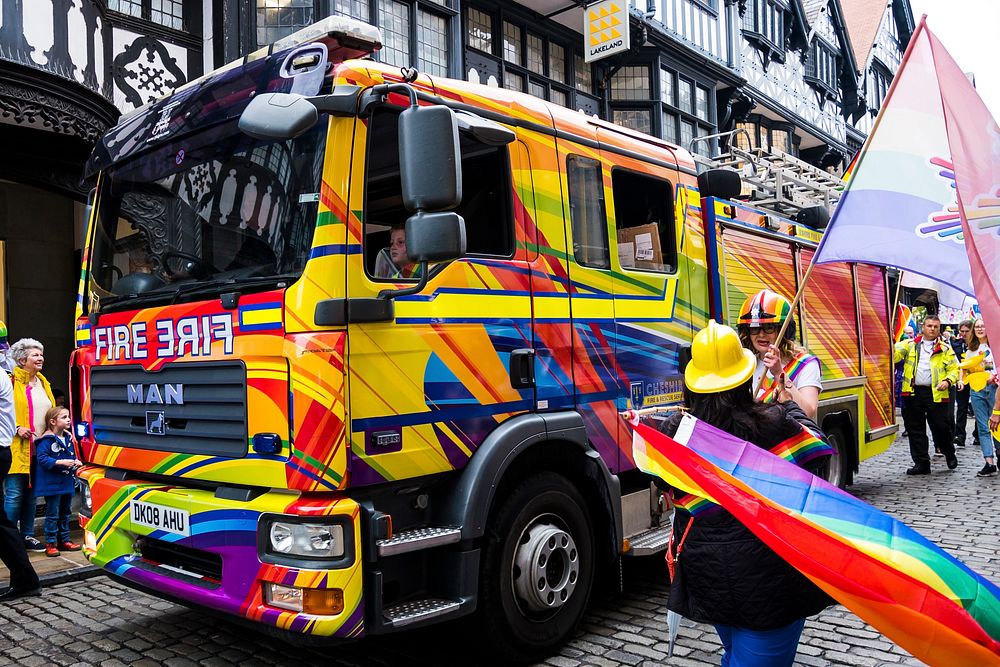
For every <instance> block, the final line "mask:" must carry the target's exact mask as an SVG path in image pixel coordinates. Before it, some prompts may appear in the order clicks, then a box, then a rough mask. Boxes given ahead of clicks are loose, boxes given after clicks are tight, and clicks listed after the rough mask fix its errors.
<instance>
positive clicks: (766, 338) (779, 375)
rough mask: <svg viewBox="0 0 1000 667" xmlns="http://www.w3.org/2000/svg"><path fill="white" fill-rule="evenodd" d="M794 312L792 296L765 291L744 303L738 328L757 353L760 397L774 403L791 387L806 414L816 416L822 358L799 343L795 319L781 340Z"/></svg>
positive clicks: (755, 381) (755, 378)
mask: <svg viewBox="0 0 1000 667" xmlns="http://www.w3.org/2000/svg"><path fill="white" fill-rule="evenodd" d="M791 314H792V304H791V303H789V301H788V299H786V298H785V297H783V296H781V295H780V294H778V293H777V292H772V291H771V290H768V289H765V290H761V291H759V292H757V293H756V294H754V295H753V296H751V297H750V298H748V299H747V300H746V301H744V302H743V306H742V307H740V314H739V321H738V322H737V328H738V330H739V333H740V340H741V341H742V342H743V346H744V347H746V348H747V349H748V350H750V351H752V352H754V353H755V354H756V355H757V367H756V369H755V370H754V376H753V386H754V387H760V389H759V390H758V392H757V400H759V401H762V402H764V403H771V402H773V401H774V400H775V399H776V397H777V395H778V392H779V390H787V391H788V392H789V393H790V394H791V397H792V400H793V401H795V402H796V403H798V404H799V407H801V408H802V409H803V410H804V411H805V413H806V415H808V416H809V418H810V419H815V418H816V410H817V409H818V407H819V390H820V389H821V388H822V386H823V385H822V381H821V380H822V371H821V369H820V363H819V359H818V358H817V357H816V356H814V355H812V354H809V351H808V350H806V349H805V348H804V347H802V346H801V345H799V344H798V343H796V342H795V320H794V318H793V319H792V321H791V322H789V323H788V328H787V329H786V330H785V335H784V336H783V337H782V339H781V340H780V341H779V340H778V331H779V330H780V329H781V325H782V324H784V322H785V320H786V319H788V318H789V317H791Z"/></svg>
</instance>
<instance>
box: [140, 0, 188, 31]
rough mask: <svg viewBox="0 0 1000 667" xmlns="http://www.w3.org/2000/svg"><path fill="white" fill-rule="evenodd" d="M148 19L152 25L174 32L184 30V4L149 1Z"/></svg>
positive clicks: (174, 0)
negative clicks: (155, 24) (158, 25)
mask: <svg viewBox="0 0 1000 667" xmlns="http://www.w3.org/2000/svg"><path fill="white" fill-rule="evenodd" d="M149 9H150V15H149V18H150V20H151V21H152V22H153V23H159V24H160V25H163V26H166V27H168V28H173V29H174V30H183V29H184V2H183V0H151V1H150V7H149Z"/></svg>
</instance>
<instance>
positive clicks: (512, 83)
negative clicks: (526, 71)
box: [503, 70, 524, 93]
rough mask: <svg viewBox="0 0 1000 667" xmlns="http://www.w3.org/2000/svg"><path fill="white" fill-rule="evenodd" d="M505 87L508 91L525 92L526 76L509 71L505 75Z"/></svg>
mask: <svg viewBox="0 0 1000 667" xmlns="http://www.w3.org/2000/svg"><path fill="white" fill-rule="evenodd" d="M503 87H504V88H506V89H507V90H517V91H519V92H522V93H523V92H524V76H523V75H521V74H518V73H517V72H511V71H510V70H507V71H506V72H504V74H503Z"/></svg>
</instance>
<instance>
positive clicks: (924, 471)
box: [906, 465, 931, 475]
mask: <svg viewBox="0 0 1000 667" xmlns="http://www.w3.org/2000/svg"><path fill="white" fill-rule="evenodd" d="M906 474H907V475H929V474H931V467H930V466H929V465H926V466H913V467H912V468H907V469H906Z"/></svg>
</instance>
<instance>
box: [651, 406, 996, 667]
mask: <svg viewBox="0 0 1000 667" xmlns="http://www.w3.org/2000/svg"><path fill="white" fill-rule="evenodd" d="M633 428H634V430H633V443H632V450H633V456H634V458H635V461H636V464H637V465H638V466H639V467H640V468H641V469H642V470H644V471H645V472H647V473H650V474H652V475H656V476H657V477H660V478H662V479H663V480H665V481H666V482H667V483H669V484H671V485H672V486H674V487H676V488H679V489H681V490H683V491H685V492H687V493H691V494H696V495H699V496H701V497H703V498H707V499H709V500H711V501H712V502H715V503H717V504H719V505H721V506H722V507H723V508H725V509H726V510H728V511H729V512H731V513H732V514H733V515H734V516H735V517H736V518H737V519H739V520H740V521H742V522H743V523H744V524H745V525H746V526H747V527H749V528H750V529H751V530H752V531H753V532H754V534H755V535H757V537H759V538H760V539H761V540H762V541H764V542H765V543H766V544H767V545H768V546H770V547H771V548H772V549H774V551H775V552H776V553H778V554H779V555H780V556H781V557H782V558H784V559H785V560H786V561H788V562H789V563H790V564H791V565H792V566H793V567H795V568H796V569H798V570H799V571H800V572H802V573H803V574H804V575H805V576H807V577H809V579H810V580H812V581H813V582H814V583H815V584H816V585H817V586H819V587H820V588H822V589H823V590H825V591H826V592H827V593H828V594H829V595H830V596H831V597H833V598H834V599H836V600H837V601H838V602H840V603H841V604H843V605H844V606H845V607H847V608H848V609H850V610H851V611H852V612H854V613H855V614H857V615H858V616H859V617H860V618H862V619H863V620H865V621H867V622H868V623H869V624H870V625H872V626H873V627H874V628H876V629H877V630H879V631H880V632H882V633H883V634H884V635H885V636H886V637H888V638H890V639H891V640H893V641H894V642H896V643H897V644H898V645H899V646H901V647H902V648H904V649H905V650H907V651H909V652H910V653H911V654H913V655H914V656H915V657H916V658H918V659H920V660H923V661H924V662H926V663H928V664H930V665H942V666H944V665H947V666H948V667H965V666H968V667H984V666H987V665H1000V589H998V588H997V586H995V585H994V584H992V583H991V582H990V581H988V580H987V579H985V578H983V577H982V576H980V575H979V574H977V573H975V572H973V571H972V570H971V569H969V568H968V567H967V566H965V565H964V564H963V563H961V562H960V561H959V560H958V559H956V558H954V557H953V556H951V555H949V554H948V553H946V552H945V551H943V550H942V549H941V548H940V547H938V546H937V545H935V544H934V543H933V542H931V541H930V540H928V539H927V538H925V537H923V536H922V535H920V534H919V533H917V532H916V531H914V530H913V529H911V528H909V527H908V526H906V525H905V524H903V523H902V522H900V521H897V520H896V519H893V518H892V517H890V516H888V515H887V514H885V513H883V512H881V511H879V510H878V509H876V508H874V507H872V506H871V505H869V504H868V503H865V502H864V501H861V500H859V499H857V498H855V497H853V496H851V495H850V494H848V493H845V492H844V491H841V490H840V489H838V488H836V487H834V486H831V485H830V484H828V483H826V482H825V481H823V480H821V479H819V478H818V477H816V476H814V475H812V474H810V473H809V472H807V471H805V470H803V469H802V468H799V467H798V466H796V465H794V464H792V463H789V462H787V461H785V460H783V459H781V458H780V457H778V456H775V455H774V454H771V453H770V452H767V451H765V450H763V449H761V448H759V447H757V446H755V445H753V444H751V443H749V442H745V441H743V440H740V439H738V438H735V437H733V436H731V435H729V434H728V433H725V432H723V431H720V430H718V429H716V428H713V427H712V426H709V425H708V424H705V423H704V422H701V421H699V420H697V419H695V418H694V417H692V416H690V415H685V416H684V418H683V420H682V421H681V425H680V428H679V429H678V430H677V433H676V434H675V435H674V437H673V438H670V437H668V436H666V435H664V434H663V433H660V432H659V431H656V430H655V429H652V428H650V427H648V426H646V425H644V424H641V423H638V419H635V420H633Z"/></svg>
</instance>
